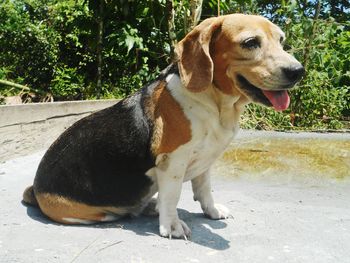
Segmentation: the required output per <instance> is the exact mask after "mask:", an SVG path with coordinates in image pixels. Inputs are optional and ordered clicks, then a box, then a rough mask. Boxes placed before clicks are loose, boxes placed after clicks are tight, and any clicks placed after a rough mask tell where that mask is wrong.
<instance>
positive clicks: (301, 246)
mask: <svg viewBox="0 0 350 263" xmlns="http://www.w3.org/2000/svg"><path fill="white" fill-rule="evenodd" d="M349 143H350V135H349V134H336V135H332V134H327V135H315V134H277V133H264V132H263V133H256V132H247V131H243V132H241V134H240V135H239V138H238V139H237V140H235V142H234V143H233V144H232V145H231V147H230V148H229V149H228V151H227V152H226V153H225V154H224V155H223V157H222V158H221V159H220V160H219V161H218V162H217V165H216V167H215V169H214V171H213V174H214V175H213V192H214V196H215V198H216V202H218V203H221V204H224V205H225V206H227V207H228V208H229V209H230V210H231V212H232V218H229V219H227V220H219V221H215V220H209V219H207V218H205V217H204V216H203V215H202V213H201V209H200V207H199V204H198V202H194V201H193V199H192V193H191V190H190V185H189V184H188V183H186V184H184V188H183V192H182V196H181V200H180V203H179V205H178V211H179V215H180V217H181V218H182V219H183V220H184V221H185V222H187V224H188V226H189V227H190V228H191V230H192V238H191V240H188V241H186V240H181V239H174V240H169V239H166V238H162V237H160V236H159V235H158V219H157V218H153V217H139V218H125V219H122V220H119V221H117V222H114V223H106V224H100V225H94V226H64V225H59V224H55V223H53V222H51V221H49V220H48V219H47V218H45V216H43V215H42V213H41V212H40V211H39V210H38V209H37V208H32V207H26V206H24V205H23V204H22V203H21V197H22V192H23V190H24V189H25V187H26V186H28V185H30V184H32V181H33V178H34V175H35V171H36V168H37V165H38V163H39V161H40V158H41V157H42V155H43V154H44V150H45V149H42V150H40V151H33V152H31V153H28V154H27V153H26V155H25V156H22V157H17V156H18V155H17V154H16V153H15V154H14V155H13V156H12V157H11V156H9V155H7V156H6V160H3V161H2V162H0V207H1V217H0V262H168V263H171V262H247V263H254V262H279V263H280V262H308V263H310V262H317V263H322V262H332V263H333V262H350V188H349V187H350V180H349V178H350V144H349Z"/></svg>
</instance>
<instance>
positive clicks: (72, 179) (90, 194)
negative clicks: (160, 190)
mask: <svg viewBox="0 0 350 263" xmlns="http://www.w3.org/2000/svg"><path fill="white" fill-rule="evenodd" d="M177 72H178V70H177V66H176V65H171V66H169V67H168V68H167V69H166V70H164V71H163V72H162V73H161V74H160V76H159V77H158V78H157V80H155V81H154V82H152V83H151V84H150V85H147V86H145V87H143V88H142V89H141V90H140V91H138V92H137V93H135V94H133V95H131V96H129V97H128V98H126V99H124V100H122V101H120V102H118V103H117V104H116V105H114V106H112V107H109V108H107V109H104V110H101V111H98V112H96V113H94V114H92V115H90V116H88V117H86V118H83V119H81V120H79V121H78V122H76V123H75V124H74V125H72V126H71V127H70V128H69V129H67V130H66V131H65V132H64V133H63V134H62V135H61V136H60V137H59V138H58V139H57V140H56V141H55V142H54V143H53V144H52V145H51V147H50V148H49V149H48V150H47V152H46V153H45V155H44V157H43V159H42V160H41V162H40V164H39V167H38V170H37V173H36V177H35V180H34V191H35V192H36V193H51V194H58V195H61V196H64V197H68V198H71V199H73V200H76V201H79V202H82V203H85V204H88V205H94V206H132V205H136V204H137V203H138V202H139V201H140V199H141V198H142V197H143V196H145V195H146V194H147V193H148V191H149V188H150V187H151V185H152V184H153V182H152V180H151V179H150V178H149V177H148V176H146V175H145V173H146V172H147V171H148V170H149V169H150V168H152V167H153V166H154V165H155V156H153V155H152V153H151V150H150V143H151V142H150V139H151V137H152V134H153V121H154V120H153V119H152V117H150V116H147V115H146V114H145V109H144V103H143V102H144V101H145V99H147V98H148V97H150V96H151V94H152V92H153V90H154V89H155V88H156V87H157V86H158V85H159V83H160V81H162V80H164V79H165V78H166V76H167V75H168V74H171V73H177Z"/></svg>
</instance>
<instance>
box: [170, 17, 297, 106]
mask: <svg viewBox="0 0 350 263" xmlns="http://www.w3.org/2000/svg"><path fill="white" fill-rule="evenodd" d="M284 39H285V36H284V33H283V32H282V30H281V29H280V28H279V27H278V26H276V25H274V24H273V23H271V22H270V21H268V20H267V19H265V18H263V17H260V16H253V15H242V14H233V15H227V16H221V17H218V18H211V19H207V20H205V21H204V22H202V23H201V24H200V25H198V26H197V27H195V28H194V30H193V31H192V32H190V33H189V34H188V35H187V36H186V37H185V38H184V39H183V40H182V41H180V42H179V44H178V46H177V48H176V52H177V55H178V58H179V69H180V74H181V78H182V81H183V84H184V86H185V87H187V88H188V89H189V90H191V91H194V92H199V91H203V90H205V89H206V88H207V87H209V86H210V85H212V83H213V84H214V86H215V87H216V88H218V89H219V90H221V91H222V92H223V93H224V94H228V95H238V94H244V95H245V96H246V97H248V98H249V99H250V100H252V101H255V102H259V103H262V104H265V105H268V106H271V103H270V101H269V100H268V98H267V97H265V96H264V94H263V91H282V90H286V89H289V88H291V87H293V86H294V85H295V84H296V82H298V81H299V80H300V78H301V77H302V75H303V67H302V65H301V64H300V63H299V62H298V61H297V60H296V59H295V58H294V57H293V56H291V55H290V54H288V53H287V52H285V51H284V50H283V46H282V43H283V41H284Z"/></svg>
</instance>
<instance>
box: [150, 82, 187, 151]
mask: <svg viewBox="0 0 350 263" xmlns="http://www.w3.org/2000/svg"><path fill="white" fill-rule="evenodd" d="M151 104H152V108H153V116H154V132H153V136H152V146H151V148H152V152H153V153H154V154H155V156H157V155H158V154H161V153H169V152H172V151H174V150H175V149H176V148H178V147H179V146H180V145H183V144H185V143H187V142H189V141H190V140H191V126H190V122H189V120H188V119H187V118H186V116H185V114H184V112H183V109H182V108H181V106H180V105H179V103H178V102H177V101H176V100H175V99H174V98H173V97H172V95H171V94H170V92H169V91H168V90H167V89H166V82H161V84H160V85H159V86H158V87H157V88H156V90H155V91H154V94H153V96H152V103H151Z"/></svg>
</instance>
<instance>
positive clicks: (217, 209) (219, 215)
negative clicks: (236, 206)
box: [204, 204, 231, 219]
mask: <svg viewBox="0 0 350 263" xmlns="http://www.w3.org/2000/svg"><path fill="white" fill-rule="evenodd" d="M204 214H205V215H206V216H208V217H209V218H211V219H225V218H229V217H230V216H231V214H230V210H229V209H228V208H227V207H226V206H224V205H221V204H214V206H213V207H210V208H208V209H206V211H204Z"/></svg>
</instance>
